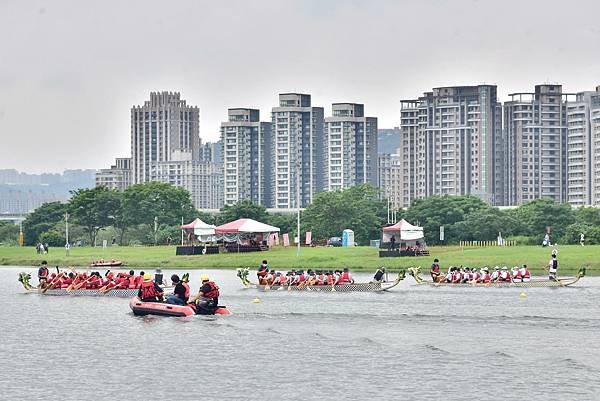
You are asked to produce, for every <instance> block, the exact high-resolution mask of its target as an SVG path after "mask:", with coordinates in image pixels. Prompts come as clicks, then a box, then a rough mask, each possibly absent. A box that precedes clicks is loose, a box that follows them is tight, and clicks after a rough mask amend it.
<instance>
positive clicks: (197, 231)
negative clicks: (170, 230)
mask: <svg viewBox="0 0 600 401" xmlns="http://www.w3.org/2000/svg"><path fill="white" fill-rule="evenodd" d="M181 229H182V230H186V231H191V230H193V232H194V235H195V236H197V237H206V236H209V235H215V226H213V225H212V224H206V223H205V222H203V221H202V220H200V219H196V220H194V221H192V222H191V223H189V224H184V225H182V226H181Z"/></svg>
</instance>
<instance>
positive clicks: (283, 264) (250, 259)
mask: <svg viewBox="0 0 600 401" xmlns="http://www.w3.org/2000/svg"><path fill="white" fill-rule="evenodd" d="M429 250H430V252H431V256H430V257H418V258H415V257H403V258H379V257H378V253H377V250H376V249H374V248H370V247H356V248H320V247H318V248H302V249H301V251H300V257H297V256H296V248H283V247H277V248H275V249H274V250H272V251H270V252H262V253H258V252H253V253H240V254H227V253H225V254H219V255H199V256H175V247H174V246H171V247H167V246H159V247H110V248H107V249H106V250H103V249H102V248H74V249H72V250H71V255H70V256H69V257H66V256H65V251H64V249H61V248H51V249H50V253H49V254H48V255H38V254H36V252H35V249H34V248H33V247H25V248H18V247H0V265H9V266H10V265H12V266H33V265H38V264H39V263H40V262H41V261H42V260H47V261H48V263H49V264H50V265H51V266H54V265H59V266H67V265H69V266H87V265H89V263H90V262H91V261H92V260H97V259H101V258H103V259H104V260H110V259H118V260H122V261H123V262H125V263H126V264H127V266H131V267H158V266H159V267H163V268H179V267H185V268H200V267H202V268H207V267H208V268H236V267H244V266H251V267H256V266H258V265H259V264H260V262H261V260H262V259H263V258H264V259H267V260H268V261H269V265H271V266H272V267H274V268H275V269H278V270H279V269H280V270H286V269H289V268H298V267H303V268H341V267H349V268H351V269H352V270H355V271H357V270H365V271H372V270H374V269H375V268H377V267H379V266H385V267H387V268H391V269H392V270H399V269H400V268H406V267H410V266H419V265H420V266H422V267H423V268H424V269H428V267H429V266H430V265H431V262H432V261H433V259H434V258H438V259H439V260H440V263H441V265H442V268H446V267H447V266H449V265H461V264H462V265H465V266H478V267H479V266H484V265H488V266H495V265H508V266H514V265H518V264H522V263H527V264H528V265H529V266H530V268H531V269H532V271H533V272H534V273H539V272H540V271H541V267H542V266H543V265H545V264H547V263H548V260H549V259H550V252H551V250H550V249H548V248H542V247H539V246H518V247H505V248H498V247H490V248H464V249H461V248H460V247H457V246H448V247H430V248H429ZM558 251H559V254H558V259H559V262H560V267H559V269H560V273H561V274H563V275H565V274H568V273H573V272H576V271H577V270H578V269H579V267H581V266H586V267H587V268H588V274H591V275H600V258H599V256H600V246H586V247H581V246H577V245H565V246H561V247H560V248H559V249H558Z"/></svg>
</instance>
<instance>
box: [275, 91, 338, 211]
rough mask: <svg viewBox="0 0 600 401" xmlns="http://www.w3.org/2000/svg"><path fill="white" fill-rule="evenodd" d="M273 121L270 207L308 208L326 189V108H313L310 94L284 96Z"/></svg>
mask: <svg viewBox="0 0 600 401" xmlns="http://www.w3.org/2000/svg"><path fill="white" fill-rule="evenodd" d="M271 121H272V126H271V139H270V140H269V143H270V152H269V153H270V167H269V168H270V172H271V178H270V179H271V199H270V205H269V206H271V207H275V208H278V209H290V208H297V207H306V206H308V205H309V204H310V203H311V202H312V199H313V197H314V195H315V194H316V193H317V192H320V191H322V190H323V189H324V188H325V186H326V174H327V171H326V163H325V162H326V141H325V136H324V133H323V125H324V113H323V108H322V107H312V106H311V98H310V95H306V94H300V93H282V94H280V95H279V106H278V107H273V109H272V112H271ZM298 193H299V196H298Z"/></svg>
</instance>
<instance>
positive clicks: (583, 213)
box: [574, 207, 600, 226]
mask: <svg viewBox="0 0 600 401" xmlns="http://www.w3.org/2000/svg"><path fill="white" fill-rule="evenodd" d="M574 215H575V222H577V223H579V224H584V225H587V226H600V209H598V208H595V207H580V208H579V209H576V210H575V211H574Z"/></svg>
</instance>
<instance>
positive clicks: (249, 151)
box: [221, 108, 271, 205]
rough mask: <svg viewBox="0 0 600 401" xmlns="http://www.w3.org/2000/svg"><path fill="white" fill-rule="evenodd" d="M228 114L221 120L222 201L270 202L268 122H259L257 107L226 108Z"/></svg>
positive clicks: (228, 203)
mask: <svg viewBox="0 0 600 401" xmlns="http://www.w3.org/2000/svg"><path fill="white" fill-rule="evenodd" d="M227 114H228V121H226V122H223V123H221V143H222V146H223V179H224V202H225V204H226V205H231V204H233V203H236V202H239V201H242V200H250V201H252V202H254V203H257V204H262V205H270V204H271V199H270V198H271V173H270V168H271V166H270V164H271V160H270V158H269V154H268V151H269V147H270V144H269V140H270V137H271V123H270V122H261V121H260V111H259V110H256V109H244V108H239V109H229V110H228V113H227Z"/></svg>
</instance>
